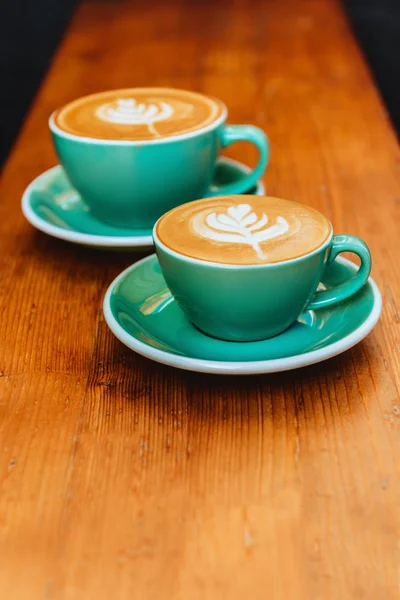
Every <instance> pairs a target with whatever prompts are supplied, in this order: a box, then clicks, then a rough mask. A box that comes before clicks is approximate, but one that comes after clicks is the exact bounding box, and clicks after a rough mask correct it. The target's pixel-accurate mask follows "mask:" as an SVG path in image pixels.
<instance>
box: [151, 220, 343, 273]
mask: <svg viewBox="0 0 400 600" xmlns="http://www.w3.org/2000/svg"><path fill="white" fill-rule="evenodd" d="M161 219H162V217H160V218H159V219H158V220H157V222H156V223H155V225H154V227H153V240H154V245H155V247H156V249H157V246H159V247H160V248H161V249H162V250H163V251H164V252H166V253H167V254H170V255H171V256H173V257H174V258H179V259H180V260H183V261H184V262H187V263H189V264H195V265H203V266H207V265H209V266H211V267H216V268H219V269H223V270H234V269H236V270H244V269H247V270H256V269H272V268H279V267H280V266H282V265H289V264H294V263H297V262H300V261H302V260H304V259H306V258H310V257H311V256H314V254H317V253H318V252H321V250H325V249H326V248H327V247H328V246H329V245H330V243H331V242H332V238H333V226H332V223H331V222H330V221H329V220H328V219H327V220H328V222H329V224H330V227H331V231H330V234H329V237H328V238H327V239H326V240H325V241H324V242H323V244H321V245H320V246H318V248H315V249H314V250H313V251H312V252H308V253H307V254H303V255H302V256H297V257H296V258H288V259H287V260H280V261H277V262H274V263H264V264H262V263H257V264H250V265H244V264H232V263H219V262H213V261H211V260H202V259H200V258H193V257H191V256H186V255H185V254H181V253H180V252H177V251H176V250H172V249H171V248H168V246H166V245H165V244H164V243H163V242H162V241H161V240H160V238H159V237H158V235H157V232H156V227H157V225H158V222H159V221H160V220H161Z"/></svg>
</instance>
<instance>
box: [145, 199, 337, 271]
mask: <svg viewBox="0 0 400 600" xmlns="http://www.w3.org/2000/svg"><path fill="white" fill-rule="evenodd" d="M331 232H332V227H331V224H330V223H329V221H328V220H327V219H326V218H325V217H324V216H323V215H322V214H321V213H319V212H318V211H316V210H314V209H313V208H311V207H309V206H306V205H304V204H300V203H298V202H292V201H290V200H282V199H280V198H273V197H260V196H225V197H216V198H210V199H206V200H198V201H195V202H190V203H188V204H184V205H182V206H179V207H177V208H175V209H173V210H172V211H170V212H169V213H167V214H166V215H164V216H163V217H162V218H161V219H160V221H159V222H158V224H157V228H156V233H157V236H158V238H159V239H160V241H161V242H162V243H163V244H164V245H165V246H167V247H168V248H170V249H171V250H175V251H176V252H179V253H181V254H184V255H186V256H190V257H192V258H197V259H200V260H206V261H211V262H218V263H225V264H262V263H275V262H280V261H284V260H290V259H293V258H298V257H300V256H303V255H305V254H308V253H310V252H313V251H314V250H316V249H317V248H319V247H320V246H321V245H323V244H324V243H325V242H326V241H327V240H328V238H329V237H330V235H331Z"/></svg>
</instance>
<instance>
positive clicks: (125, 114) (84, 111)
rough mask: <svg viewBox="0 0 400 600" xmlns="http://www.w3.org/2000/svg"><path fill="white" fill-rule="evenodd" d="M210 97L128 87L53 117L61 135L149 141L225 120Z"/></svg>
mask: <svg viewBox="0 0 400 600" xmlns="http://www.w3.org/2000/svg"><path fill="white" fill-rule="evenodd" d="M225 112H226V108H225V105H224V104H223V103H222V102H221V101H220V100H217V99H215V98H209V97H207V96H204V95H203V94H197V93H195V92H189V91H185V90H175V89H169V88H132V89H123V90H114V91H109V92H100V93H98V94H92V95H90V96H84V97H83V98H79V99H78V100H75V101H73V102H70V103H69V104H66V105H65V106H64V107H62V108H60V109H59V110H58V111H56V112H55V114H54V117H53V120H54V123H55V125H56V126H57V127H58V128H59V129H61V130H62V131H64V132H66V133H69V134H72V135H76V136H81V137H89V138H95V139H104V140H130V141H150V140H159V139H162V138H167V137H170V136H175V135H183V134H188V133H191V132H193V131H196V130H200V129H204V128H205V127H208V126H210V125H212V124H213V123H214V122H215V121H218V120H219V119H221V118H223V116H224V115H225Z"/></svg>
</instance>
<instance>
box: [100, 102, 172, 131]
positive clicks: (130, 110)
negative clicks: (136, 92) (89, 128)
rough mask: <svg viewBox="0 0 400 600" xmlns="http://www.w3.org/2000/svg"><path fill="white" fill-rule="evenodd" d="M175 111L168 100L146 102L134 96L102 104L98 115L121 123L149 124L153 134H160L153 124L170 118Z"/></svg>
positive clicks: (109, 120) (105, 119)
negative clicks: (138, 100) (155, 102)
mask: <svg viewBox="0 0 400 600" xmlns="http://www.w3.org/2000/svg"><path fill="white" fill-rule="evenodd" d="M173 113H174V109H173V108H172V106H170V105H169V104H167V103H166V102H159V103H158V104H145V103H144V102H140V103H138V102H136V100H135V99H134V98H121V99H118V100H116V101H115V102H108V103H107V104H103V105H102V106H100V107H99V108H98V109H97V111H96V115H97V116H98V117H99V119H102V120H103V121H108V122H109V123H117V124H119V125H147V126H148V127H149V130H150V131H151V133H153V135H158V133H157V131H156V130H155V129H154V127H153V124H154V123H156V122H157V121H164V120H166V119H169V118H170V117H171V116H172V115H173Z"/></svg>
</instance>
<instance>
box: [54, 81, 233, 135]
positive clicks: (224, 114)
mask: <svg viewBox="0 0 400 600" xmlns="http://www.w3.org/2000/svg"><path fill="white" fill-rule="evenodd" d="M123 89H125V88H123ZM132 89H135V88H132ZM157 89H165V90H170V89H173V90H178V91H179V88H168V87H163V86H160V87H158V88H157ZM115 91H118V90H115ZM182 91H189V92H191V93H193V94H197V95H199V96H206V97H207V98H210V99H211V100H217V101H218V102H219V103H220V104H221V105H222V109H223V110H222V114H221V115H220V117H218V119H216V120H215V121H214V122H213V123H211V124H210V125H207V126H206V127H203V128H200V129H195V130H194V131H189V132H187V133H182V134H178V135H171V136H168V137H165V138H161V139H158V140H157V139H156V140H118V139H110V140H108V139H103V138H95V137H90V136H84V135H77V134H74V133H68V132H67V131H64V130H63V129H61V128H60V127H59V126H58V125H56V123H55V115H56V113H57V112H58V111H59V110H60V109H61V108H63V106H66V105H67V104H69V103H68V102H67V103H66V104H64V105H63V106H62V107H60V108H57V109H56V110H54V111H53V112H52V113H51V115H50V117H49V120H48V125H49V128H50V131H52V132H53V133H55V134H57V135H59V136H61V137H64V138H66V139H70V140H73V141H78V142H79V141H80V142H84V143H88V144H97V145H104V146H158V145H160V144H169V143H172V142H178V141H180V140H186V139H190V138H193V137H197V136H200V135H202V134H204V133H208V132H209V131H213V130H214V129H216V128H217V127H219V126H220V125H221V124H222V123H224V122H225V121H226V119H227V117H228V108H227V106H226V104H225V103H224V102H222V100H220V99H219V98H215V97H214V96H208V95H207V94H203V93H202V92H195V91H192V90H182ZM100 93H101V92H100ZM89 95H96V93H94V94H89ZM82 97H84V96H82Z"/></svg>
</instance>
